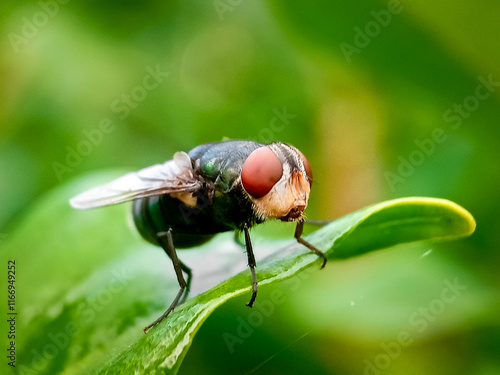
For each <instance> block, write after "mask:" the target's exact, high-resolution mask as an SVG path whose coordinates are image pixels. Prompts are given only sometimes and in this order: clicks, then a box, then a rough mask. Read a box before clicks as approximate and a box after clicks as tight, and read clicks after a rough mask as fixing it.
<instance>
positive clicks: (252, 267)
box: [243, 224, 257, 307]
mask: <svg viewBox="0 0 500 375" xmlns="http://www.w3.org/2000/svg"><path fill="white" fill-rule="evenodd" d="M243 230H244V231H245V245H246V248H247V257H248V267H250V272H251V273H252V287H253V288H252V297H251V298H250V301H249V302H248V303H247V306H248V307H252V306H253V303H254V302H255V299H256V298H257V274H256V273H255V266H256V263H255V255H254V254H253V249H252V241H251V240H250V233H249V232H248V225H246V224H245V226H244V227H243Z"/></svg>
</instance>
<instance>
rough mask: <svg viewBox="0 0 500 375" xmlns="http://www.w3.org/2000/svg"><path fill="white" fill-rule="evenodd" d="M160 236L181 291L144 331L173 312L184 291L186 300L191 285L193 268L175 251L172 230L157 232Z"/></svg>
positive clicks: (159, 239) (159, 240)
mask: <svg viewBox="0 0 500 375" xmlns="http://www.w3.org/2000/svg"><path fill="white" fill-rule="evenodd" d="M157 238H158V243H159V244H160V245H161V247H163V250H165V252H166V253H167V255H168V257H169V258H170V259H171V260H172V264H173V265H174V270H175V274H176V276H177V281H178V283H179V287H180V289H179V292H178V293H177V295H176V296H175V298H174V300H173V301H172V303H171V304H170V306H169V308H168V309H167V311H165V312H164V313H163V315H162V316H160V317H159V318H158V319H156V320H155V321H154V322H153V323H151V324H150V325H148V326H147V327H146V328H144V333H147V332H148V331H149V330H150V329H151V328H152V327H154V326H155V325H157V324H158V323H160V322H161V321H162V320H163V319H165V318H166V317H167V316H168V314H170V313H171V312H172V310H173V309H175V307H176V306H177V305H178V304H179V301H180V300H181V297H182V295H183V294H184V292H186V294H185V295H184V297H183V298H182V301H184V300H185V299H186V297H187V293H188V292H189V287H190V286H191V277H192V273H191V269H190V268H189V267H188V266H186V265H185V264H184V263H182V262H181V261H180V260H179V258H178V257H177V252H176V251H175V247H174V241H173V239H172V230H171V229H169V230H168V231H167V232H160V233H158V234H157ZM182 271H184V272H185V273H186V274H187V279H188V281H187V283H186V280H184V275H183V274H182Z"/></svg>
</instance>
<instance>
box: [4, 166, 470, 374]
mask: <svg viewBox="0 0 500 375" xmlns="http://www.w3.org/2000/svg"><path fill="white" fill-rule="evenodd" d="M114 175H115V174H114V173H113V176H110V173H99V174H91V175H90V176H87V177H84V178H82V179H80V180H76V181H74V182H72V183H69V184H67V185H64V186H61V187H60V188H58V189H55V190H54V191H52V192H51V193H50V194H48V195H46V196H44V197H43V198H42V199H40V200H39V202H38V203H37V204H35V205H34V206H33V207H32V208H31V210H30V211H29V212H28V213H27V215H26V216H25V218H24V219H22V220H21V221H19V222H18V223H17V225H16V227H15V228H13V231H12V232H10V233H9V234H8V235H7V238H6V239H5V240H4V241H3V242H2V251H0V261H1V263H2V264H7V261H8V260H11V259H12V260H15V261H16V264H17V267H18V268H17V272H18V275H19V276H18V277H17V279H16V291H17V298H16V306H15V308H16V311H17V312H19V313H20V315H19V319H18V321H17V326H16V329H17V333H18V336H17V337H16V340H17V341H16V345H17V347H16V349H17V353H18V366H17V369H18V370H19V371H21V372H24V373H30V372H31V373H33V372H35V373H38V374H57V373H64V374H87V373H107V374H113V373H122V372H123V371H124V370H125V369H127V370H128V372H132V371H137V372H138V373H148V372H154V371H155V372H156V373H165V374H175V373H176V372H177V371H178V369H179V367H180V366H181V363H182V360H183V358H184V357H185V355H186V353H187V351H188V349H189V347H190V345H191V343H192V341H193V338H194V336H195V334H196V332H197V331H198V329H199V328H200V326H201V325H202V324H203V322H204V321H205V319H207V317H208V316H209V315H210V314H211V312H212V311H214V310H215V309H216V308H217V307H218V306H220V305H221V304H223V303H224V302H226V301H227V300H229V299H230V298H233V297H235V296H238V295H241V294H245V293H246V294H248V297H250V287H251V275H250V273H249V271H248V270H246V271H244V272H240V273H238V272H237V271H235V269H245V268H246V267H245V264H244V262H245V257H244V256H242V254H241V253H242V251H243V250H242V249H241V248H240V247H239V246H238V245H236V244H235V243H234V241H233V239H232V235H231V234H230V233H228V234H221V235H219V236H217V237H216V238H215V239H214V240H213V241H210V242H208V243H207V244H205V245H203V246H201V247H199V248H196V249H192V250H189V251H184V250H183V251H182V255H181V257H182V259H183V260H184V261H185V262H186V263H187V264H188V265H190V266H193V264H195V263H196V262H198V263H200V264H202V267H193V269H194V270H195V276H194V279H193V287H192V292H193V293H192V295H195V294H196V292H200V291H204V289H203V288H206V285H207V284H209V283H211V284H212V285H215V286H214V287H213V288H211V289H209V290H207V291H204V292H203V293H201V294H199V295H197V296H195V297H193V298H192V299H190V300H188V301H187V302H186V303H185V304H183V305H181V306H179V307H178V308H177V309H176V310H174V312H173V313H172V314H171V315H170V316H169V317H168V319H166V320H165V321H163V322H162V323H161V324H159V325H158V326H156V327H155V328H153V329H152V330H151V331H150V332H149V333H148V334H146V335H144V334H143V333H142V328H143V327H144V326H146V325H147V324H149V323H150V322H151V321H153V320H154V319H155V318H157V317H158V316H159V315H160V314H161V313H162V312H163V311H164V310H165V309H166V306H167V305H168V304H169V303H170V301H171V300H172V298H173V297H174V295H175V293H176V292H177V290H178V285H177V282H176V279H175V275H174V273H173V272H172V266H171V264H170V263H169V260H168V258H167V257H166V256H165V254H164V253H163V251H162V250H161V249H160V248H158V247H156V246H153V245H149V244H147V243H145V242H144V241H143V240H142V239H141V238H140V237H139V236H138V235H137V233H135V231H134V230H131V229H130V228H129V226H128V225H127V217H128V216H129V214H130V205H127V204H125V205H117V206H113V207H105V208H102V209H96V210H88V211H78V210H74V209H72V208H71V207H69V205H68V199H69V198H70V197H71V196H73V195H75V194H76V193H79V192H81V191H82V190H85V189H86V188H88V187H90V186H95V185H98V184H99V183H101V182H104V181H108V180H109V179H110V177H114ZM118 175H120V173H116V176H118ZM474 228H475V223H474V219H473V218H472V217H471V215H470V214H469V213H468V212H467V211H465V210H464V209H463V208H461V207H460V206H458V205H456V204H454V203H452V202H449V201H446V200H441V199H433V198H406V199H399V200H393V201H389V202H383V203H379V204H376V205H373V206H370V207H367V208H365V209H362V210H360V211H357V212H355V213H352V214H350V215H348V216H345V217H343V218H340V219H338V220H335V221H332V222H331V223H330V224H328V225H327V226H325V227H323V228H321V229H319V230H317V231H316V232H314V233H313V234H311V235H309V236H307V237H306V238H307V240H308V241H310V242H311V243H312V244H314V245H315V246H317V247H318V248H319V249H321V250H323V251H325V252H326V253H327V256H328V258H329V259H344V258H348V257H352V256H358V255H361V254H364V253H367V252H370V251H373V250H377V249H381V248H384V247H388V246H393V245H395V244H398V243H402V242H408V241H417V240H427V239H452V238H458V237H462V236H466V235H469V234H470V233H472V232H473V231H474ZM253 239H254V246H255V250H256V255H257V257H258V260H257V264H258V268H257V270H258V272H257V277H258V280H259V285H260V287H263V286H264V285H266V284H269V283H273V282H277V281H280V280H283V279H286V278H290V277H292V276H294V275H296V274H297V273H299V272H301V271H303V270H305V269H306V268H308V267H311V266H313V265H314V266H315V267H318V272H319V265H320V263H321V262H320V261H319V260H318V258H317V256H316V255H314V254H312V253H310V252H309V251H308V250H307V249H306V248H305V247H304V246H302V245H300V244H298V243H296V241H294V240H292V239H290V240H286V241H269V240H266V241H264V242H260V239H259V238H258V236H255V233H254V234H253ZM4 245H5V246H4ZM263 254H264V256H263ZM235 259H237V260H239V261H242V262H243V264H241V267H240V266H238V267H239V268H238V267H235V266H234V263H235ZM210 261H211V263H213V264H215V265H216V266H217V267H218V268H217V270H216V271H207V272H206V273H205V274H204V273H203V272H204V270H205V269H206V268H207V266H209V263H210ZM221 264H222V266H221ZM327 267H328V265H327ZM199 271H202V272H199ZM214 275H215V276H216V277H215V279H211V277H213V276H214ZM197 282H199V283H201V284H202V285H201V287H196V285H195V284H196V283H197ZM256 303H257V304H258V303H259V298H257V301H256ZM0 324H1V327H0V328H1V329H2V330H3V331H4V332H7V331H8V329H7V326H6V321H5V320H4V321H2V322H0ZM9 371H10V370H9Z"/></svg>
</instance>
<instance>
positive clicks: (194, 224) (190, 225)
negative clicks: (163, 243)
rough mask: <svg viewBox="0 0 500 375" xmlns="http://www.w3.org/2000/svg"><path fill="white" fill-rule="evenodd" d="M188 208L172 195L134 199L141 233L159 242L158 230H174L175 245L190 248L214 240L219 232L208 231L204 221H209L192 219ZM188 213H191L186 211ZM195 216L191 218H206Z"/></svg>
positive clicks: (145, 237) (153, 241)
mask: <svg viewBox="0 0 500 375" xmlns="http://www.w3.org/2000/svg"><path fill="white" fill-rule="evenodd" d="M187 210H188V208H187V207H186V206H185V205H184V204H183V203H182V202H180V201H179V200H177V199H175V198H171V197H169V196H151V197H147V198H140V199H137V200H135V201H134V205H133V218H134V223H135V226H136V227H137V230H138V231H139V233H140V234H141V236H142V237H143V238H144V239H145V240H146V241H149V242H151V243H153V244H155V245H159V243H158V236H157V235H158V233H161V232H167V231H168V230H172V238H173V240H174V246H175V247H177V248H187V247H193V246H198V245H200V244H202V243H204V242H207V241H208V240H210V239H211V238H212V237H213V235H214V234H215V233H217V232H219V231H210V230H209V231H206V230H204V227H203V224H204V223H207V222H210V221H209V220H206V218H205V220H188V217H189V215H188V214H189V211H187ZM186 213H188V214H186ZM202 218H203V215H193V218H190V219H202Z"/></svg>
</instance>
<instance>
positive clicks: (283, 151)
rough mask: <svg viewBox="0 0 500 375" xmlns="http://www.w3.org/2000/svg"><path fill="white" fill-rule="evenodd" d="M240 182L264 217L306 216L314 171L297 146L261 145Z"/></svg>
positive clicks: (299, 218)
mask: <svg viewBox="0 0 500 375" xmlns="http://www.w3.org/2000/svg"><path fill="white" fill-rule="evenodd" d="M240 182H241V185H242V187H243V190H244V192H245V193H246V194H247V197H248V199H249V200H250V201H251V202H252V203H253V206H254V209H255V211H256V213H257V215H258V216H259V217H260V218H261V219H264V220H265V219H268V218H275V219H280V220H283V221H298V220H302V219H303V217H304V210H305V208H306V207H307V202H308V199H309V193H310V190H311V184H312V170H311V167H310V165H309V162H308V161H307V159H306V158H305V156H304V155H303V154H302V153H301V152H300V151H299V150H298V149H296V148H295V147H293V146H290V145H286V144H283V143H273V144H270V145H267V146H263V147H261V148H258V149H257V150H255V151H254V152H252V153H251V154H250V156H249V157H248V158H247V160H246V162H245V164H244V165H243V168H242V171H241V177H240Z"/></svg>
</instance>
